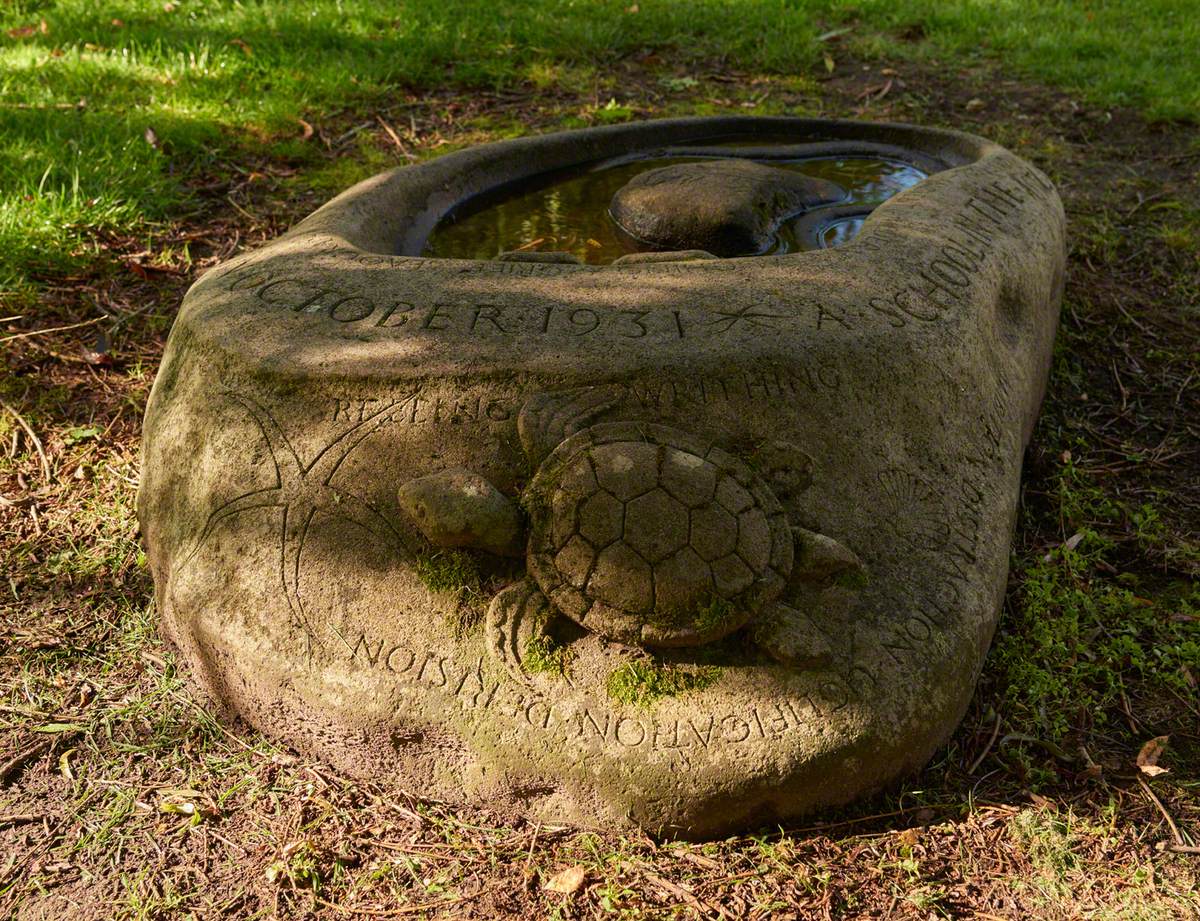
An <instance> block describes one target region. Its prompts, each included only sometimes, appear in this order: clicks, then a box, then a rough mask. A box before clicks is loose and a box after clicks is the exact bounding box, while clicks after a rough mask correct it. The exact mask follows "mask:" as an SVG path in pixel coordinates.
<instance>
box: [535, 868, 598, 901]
mask: <svg viewBox="0 0 1200 921" xmlns="http://www.w3.org/2000/svg"><path fill="white" fill-rule="evenodd" d="M586 879H587V870H586V869H584V868H583V867H581V866H578V865H576V866H573V867H567V868H566V869H565V870H559V871H558V872H557V873H555V874H554V875H553V876H552V877H550V881H549V882H548V883H546V885H545V886H543V887H542V888H543V889H545V890H546V891H547V892H561V893H564V894H565V895H570V894H571V893H572V892H578V891H579V888H580V887H581V886H582V885H583V884H584V881H585V880H586Z"/></svg>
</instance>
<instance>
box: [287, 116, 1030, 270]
mask: <svg viewBox="0 0 1200 921" xmlns="http://www.w3.org/2000/svg"><path fill="white" fill-rule="evenodd" d="M764 138H767V139H771V140H764ZM739 140H752V141H755V142H756V143H755V144H753V145H750V146H745V147H721V146H718V145H720V144H722V143H728V142H731V141H739ZM662 153H668V154H669V155H671V156H696V155H699V156H714V155H717V154H718V153H719V154H720V155H722V156H728V157H737V158H746V159H755V160H763V159H766V160H771V159H790V158H797V157H800V156H803V157H813V158H819V157H829V156H832V155H842V156H856V155H868V156H877V157H886V158H888V159H894V160H899V161H901V162H905V163H908V164H910V165H912V166H915V167H917V168H918V169H920V170H922V171H923V172H925V173H926V174H927V176H931V175H934V174H936V173H939V172H944V171H946V170H949V169H953V168H955V167H960V166H966V165H969V164H971V163H973V162H977V161H979V160H981V159H984V158H985V157H987V156H989V155H994V154H1003V153H1007V152H1006V151H1004V149H1003V148H1002V147H1000V146H999V145H996V144H993V143H991V142H990V141H986V140H984V139H983V138H979V137H976V136H974V135H969V134H965V133H962V132H959V131H951V130H947V129H941V128H926V127H920V126H916V125H906V124H901V123H894V122H866V121H849V120H844V119H820V118H789V117H782V116H778V117H777V116H730V117H716V118H708V117H700V118H677V119H658V120H650V121H644V122H637V123H634V124H625V125H612V126H605V127H600V128H581V129H576V130H571V131H562V132H555V133H551V134H544V135H537V136H533V137H528V138H517V139H512V140H505V141H498V142H494V143H491V144H484V145H480V146H478V147H472V148H468V149H466V150H462V151H457V152H455V153H451V154H446V155H445V156H442V157H438V158H437V159H435V160H431V161H429V162H426V163H421V164H416V165H412V166H404V167H398V168H397V169H394V170H391V171H389V172H386V173H382V174H380V175H378V176H375V177H372V178H371V179H367V180H365V181H364V182H361V183H359V184H358V185H356V186H353V187H352V188H350V189H348V190H347V191H345V192H343V193H342V194H341V195H338V196H337V197H336V198H334V199H333V200H332V201H330V202H329V203H328V204H326V205H325V206H324V207H322V208H320V209H319V210H317V211H316V212H314V213H313V214H312V215H310V216H309V217H308V218H306V219H305V220H304V221H302V222H301V223H300V224H298V225H297V226H296V227H295V228H293V229H292V230H291V231H290V232H289V233H288V234H286V235H285V238H294V237H295V236H297V235H317V234H329V235H332V236H336V237H339V238H341V239H342V240H343V241H344V242H345V243H347V244H349V245H350V246H352V247H354V248H355V249H358V250H361V251H363V252H365V253H374V254H378V255H384V256H392V257H397V258H406V257H407V258H413V259H418V258H422V259H429V258H430V257H428V256H421V255H420V254H421V251H422V249H423V247H424V245H425V242H426V240H427V239H428V238H429V236H430V234H431V233H432V232H433V230H434V228H435V227H436V226H437V225H438V223H439V222H440V221H441V220H442V219H443V218H444V217H445V216H446V215H448V214H450V213H451V212H452V211H454V210H455V209H457V208H460V207H462V206H463V205H464V204H466V203H467V202H468V201H470V200H472V199H474V198H477V197H478V196H481V195H485V194H495V193H497V192H500V191H502V190H503V189H505V188H509V187H517V186H519V185H521V184H524V183H526V182H529V181H531V180H534V179H536V178H538V177H544V176H546V175H548V174H553V173H557V172H565V171H569V170H572V169H577V168H580V167H584V166H588V165H592V164H597V163H601V162H603V163H605V164H606V165H614V164H616V163H618V162H620V161H621V160H623V159H625V160H636V159H645V158H649V157H653V156H655V155H657V154H662ZM925 181H927V180H925ZM923 182H924V181H923ZM923 182H922V183H918V186H919V185H921V184H923ZM914 188H915V187H914ZM905 191H908V190H905ZM904 197H905V192H900V193H897V194H896V195H895V196H893V197H892V198H891V199H889V200H888V201H887V202H885V204H886V205H888V206H890V207H891V208H893V209H894V208H895V207H897V206H898V205H900V204H901V203H902V202H903V200H904ZM879 207H883V206H882V205H881V206H879ZM876 211H878V208H877V209H876ZM897 227H898V225H897V224H892V232H893V233H894V232H896V229H897ZM870 229H874V227H873V222H872V220H871V218H870V217H868V219H867V222H866V223H865V224H864V226H863V230H862V232H860V234H859V235H858V236H857V237H855V239H853V240H851V241H849V242H847V243H845V244H843V245H842V246H841V247H840V248H841V249H847V248H850V247H852V246H854V245H855V243H857V242H858V241H859V240H860V239H861V238H862V237H863V235H864V234H865V233H866V232H867V231H868V230H870ZM281 239H282V238H281ZM880 242H883V241H880ZM812 255H813V253H812V252H798V253H788V254H785V255H782V256H772V257H763V256H746V257H733V258H735V259H736V258H755V259H762V258H786V259H796V258H811V257H812ZM436 258H437V261H438V262H439V263H443V264H452V263H455V262H466V263H474V264H479V263H484V264H486V261H485V260H477V259H453V258H446V257H436ZM706 261H707V260H706ZM725 261H728V260H725ZM630 267H631V266H630V265H629V264H628V263H620V264H616V265H599V266H595V265H574V264H570V263H568V264H563V266H562V268H563V270H564V271H565V270H570V269H576V270H579V271H613V270H620V269H626V270H627V269H629V268H630ZM504 271H506V269H505V267H504V266H503V265H497V266H496V272H497V274H501V273H503V272H504Z"/></svg>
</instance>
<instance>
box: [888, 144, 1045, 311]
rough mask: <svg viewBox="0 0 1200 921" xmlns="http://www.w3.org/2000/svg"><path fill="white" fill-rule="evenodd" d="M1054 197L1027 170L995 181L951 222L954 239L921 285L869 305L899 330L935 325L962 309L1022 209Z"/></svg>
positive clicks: (939, 251)
mask: <svg viewBox="0 0 1200 921" xmlns="http://www.w3.org/2000/svg"><path fill="white" fill-rule="evenodd" d="M1053 191H1054V186H1053V184H1051V183H1050V181H1049V180H1048V179H1046V178H1045V177H1044V176H1042V175H1041V174H1040V173H1038V172H1037V171H1036V170H1034V169H1032V168H1028V167H1026V168H1025V169H1024V170H1023V171H1022V172H1020V173H1017V174H1015V175H1014V176H1013V177H1011V178H1010V179H994V180H992V181H991V182H989V183H987V184H986V185H983V186H981V187H979V188H978V189H977V190H976V191H975V193H974V194H973V195H971V197H970V198H968V199H967V201H966V203H965V205H964V206H963V207H962V208H961V209H960V210H959V211H958V212H957V213H955V214H953V215H952V216H951V217H950V218H949V222H948V223H949V227H950V231H951V233H950V238H949V239H948V240H947V241H946V242H945V243H943V244H941V245H940V246H938V247H937V248H936V249H935V250H934V251H933V253H932V255H931V256H930V257H929V259H928V260H927V261H926V262H925V263H924V264H923V265H921V266H919V267H918V269H917V275H918V276H919V278H918V280H916V281H913V282H911V283H909V284H908V285H906V286H905V287H903V288H900V289H899V290H896V291H893V292H892V293H891V294H888V295H886V296H877V297H872V298H869V299H868V300H867V305H868V306H869V307H870V308H871V309H872V310H873V311H875V312H876V313H879V314H881V315H883V316H885V317H887V319H888V322H889V323H890V324H891V325H892V326H895V327H897V328H899V327H902V326H906V325H907V324H908V323H909V321H911V320H918V321H922V322H926V323H932V322H934V321H936V320H939V319H941V318H942V316H944V315H945V313H946V311H948V310H950V309H952V308H954V307H958V306H961V305H962V304H963V302H964V301H965V300H966V299H967V297H968V296H969V292H970V289H971V287H972V284H973V282H974V278H975V276H976V274H977V273H978V272H979V270H980V268H981V267H982V266H983V265H984V263H985V262H986V261H987V258H988V254H989V252H990V251H991V250H992V248H993V247H994V245H995V243H996V235H997V233H999V232H1004V231H1006V230H1008V229H1009V228H1011V227H1012V226H1013V224H1014V221H1015V220H1016V218H1017V217H1018V212H1019V210H1020V209H1021V206H1022V205H1024V204H1025V203H1026V202H1028V201H1029V200H1030V198H1042V197H1045V196H1046V195H1048V194H1050V193H1051V192H1053Z"/></svg>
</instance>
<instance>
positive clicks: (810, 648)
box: [753, 603, 834, 668]
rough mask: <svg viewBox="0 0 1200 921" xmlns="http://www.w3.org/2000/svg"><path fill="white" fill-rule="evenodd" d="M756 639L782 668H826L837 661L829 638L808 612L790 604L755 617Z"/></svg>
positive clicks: (770, 608) (780, 605)
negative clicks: (788, 666)
mask: <svg viewBox="0 0 1200 921" xmlns="http://www.w3.org/2000/svg"><path fill="white" fill-rule="evenodd" d="M753 630H754V640H755V642H756V643H757V644H758V645H759V647H760V648H762V650H763V651H764V652H766V653H767V655H769V656H770V657H771V658H772V659H774V660H775V661H776V662H779V663H780V664H782V665H790V666H792V667H793V668H826V667H828V666H829V665H830V664H832V662H833V659H834V654H833V647H832V646H831V645H830V642H829V640H828V638H827V637H826V636H825V634H824V633H823V632H822V631H821V630H820V629H819V628H818V627H817V625H816V624H815V623H814V622H813V620H812V618H811V617H809V615H808V614H807V613H805V612H804V611H800V610H798V609H796V608H793V607H790V606H789V605H786V604H782V603H776V604H772V605H769V606H768V607H767V608H766V610H764V611H762V612H761V613H760V614H759V615H758V617H757V618H755V621H754V625H753Z"/></svg>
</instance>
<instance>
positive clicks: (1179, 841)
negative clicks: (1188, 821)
mask: <svg viewBox="0 0 1200 921" xmlns="http://www.w3.org/2000/svg"><path fill="white" fill-rule="evenodd" d="M1137 782H1138V783H1139V784H1141V785H1142V789H1143V790H1145V791H1146V795H1147V796H1148V797H1150V801H1151V802H1152V803H1154V805H1155V806H1157V807H1158V811H1159V812H1160V813H1162V817H1163V818H1164V819H1166V820H1167V825H1168V826H1169V827H1170V829H1171V837H1172V838H1174V839H1175V847H1187V846H1188V844H1187V842H1186V841H1184V840H1183V835H1181V834H1180V833H1179V826H1178V825H1176V824H1175V820H1174V819H1173V818H1171V813H1169V812H1167V807H1166V806H1164V805H1163V804H1162V800H1160V799H1159V798H1158V797H1157V796H1156V795H1155V793H1154V791H1153V790H1151V789H1150V784H1148V783H1146V781H1145V780H1143V779H1142V778H1141V777H1140V776H1139V777H1138V779H1137Z"/></svg>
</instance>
